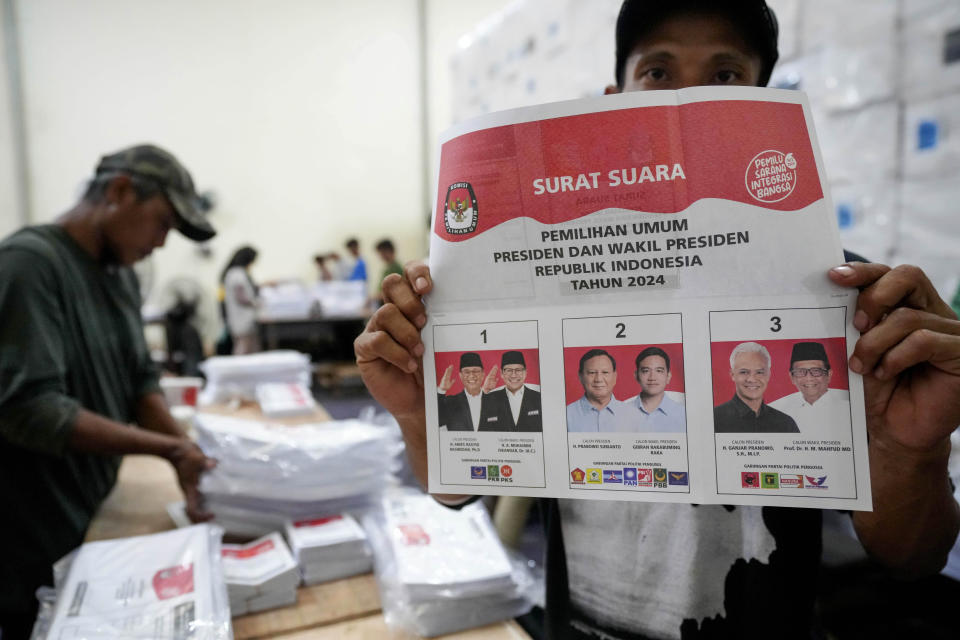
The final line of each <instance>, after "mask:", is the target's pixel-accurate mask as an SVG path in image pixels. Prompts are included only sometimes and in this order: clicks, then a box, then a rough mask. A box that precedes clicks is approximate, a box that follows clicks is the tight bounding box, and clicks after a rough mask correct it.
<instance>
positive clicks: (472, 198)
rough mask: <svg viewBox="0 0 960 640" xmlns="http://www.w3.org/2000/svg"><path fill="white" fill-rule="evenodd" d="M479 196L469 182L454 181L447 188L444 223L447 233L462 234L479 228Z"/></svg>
mask: <svg viewBox="0 0 960 640" xmlns="http://www.w3.org/2000/svg"><path fill="white" fill-rule="evenodd" d="M477 215H478V212H477V196H476V195H474V193H473V186H471V184H470V183H469V182H454V183H453V184H452V185H450V187H449V188H448V189H447V198H446V200H445V201H444V214H443V225H444V228H445V229H446V230H447V233H449V234H451V235H454V236H462V235H466V234H468V233H473V232H474V231H476V230H477Z"/></svg>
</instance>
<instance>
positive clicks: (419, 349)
mask: <svg viewBox="0 0 960 640" xmlns="http://www.w3.org/2000/svg"><path fill="white" fill-rule="evenodd" d="M413 355H415V356H417V357H418V358H419V357H420V356H422V355H423V343H422V342H421V343H420V344H418V345H417V346H415V347H414V348H413Z"/></svg>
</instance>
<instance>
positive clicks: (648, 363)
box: [640, 356, 667, 368]
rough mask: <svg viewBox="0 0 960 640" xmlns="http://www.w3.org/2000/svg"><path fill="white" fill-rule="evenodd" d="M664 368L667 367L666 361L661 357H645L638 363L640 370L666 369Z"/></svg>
mask: <svg viewBox="0 0 960 640" xmlns="http://www.w3.org/2000/svg"><path fill="white" fill-rule="evenodd" d="M666 366H667V361H666V360H664V358H663V356H647V357H646V358H644V359H643V360H641V361H640V367H641V368H643V367H647V368H653V367H666Z"/></svg>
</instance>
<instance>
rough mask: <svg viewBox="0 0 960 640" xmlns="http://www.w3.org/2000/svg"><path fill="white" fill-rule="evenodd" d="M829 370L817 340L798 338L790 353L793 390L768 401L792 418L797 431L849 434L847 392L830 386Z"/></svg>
mask: <svg viewBox="0 0 960 640" xmlns="http://www.w3.org/2000/svg"><path fill="white" fill-rule="evenodd" d="M832 377H833V371H832V369H831V367H830V360H829V359H828V358H827V350H826V349H825V348H824V347H823V345H822V344H821V343H819V342H798V343H796V344H794V345H793V351H792V352H791V354H790V381H791V382H792V383H793V385H794V386H795V387H796V388H797V392H796V393H792V394H790V395H788V396H784V397H783V398H780V399H778V400H774V401H773V402H771V403H770V406H771V407H773V408H774V409H777V410H779V411H782V412H784V413H785V414H787V415H788V416H790V417H791V418H793V419H794V421H795V422H796V423H797V427H798V428H799V429H800V435H801V436H804V437H809V438H824V439H834V438H838V437H841V436H846V435H849V434H850V392H849V391H845V390H843V389H831V388H830V379H831V378H832Z"/></svg>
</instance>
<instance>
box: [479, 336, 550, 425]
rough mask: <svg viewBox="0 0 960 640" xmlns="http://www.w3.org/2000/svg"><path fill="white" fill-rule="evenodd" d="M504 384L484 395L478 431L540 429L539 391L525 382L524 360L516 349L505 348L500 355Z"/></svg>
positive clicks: (541, 422) (525, 367) (525, 369)
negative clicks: (508, 349)
mask: <svg viewBox="0 0 960 640" xmlns="http://www.w3.org/2000/svg"><path fill="white" fill-rule="evenodd" d="M500 373H501V375H502V376H503V382H504V386H503V387H501V388H499V389H496V390H494V391H491V392H490V393H489V394H487V396H486V397H485V398H484V403H483V411H482V412H481V414H480V431H531V432H539V431H542V430H543V419H542V417H541V415H540V391H539V390H538V389H536V388H534V387H533V386H531V385H528V384H526V382H527V362H526V360H525V359H524V357H523V353H522V352H520V351H506V352H504V354H503V355H502V356H501V358H500Z"/></svg>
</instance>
